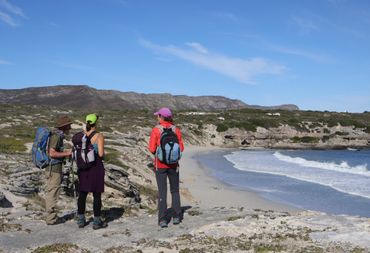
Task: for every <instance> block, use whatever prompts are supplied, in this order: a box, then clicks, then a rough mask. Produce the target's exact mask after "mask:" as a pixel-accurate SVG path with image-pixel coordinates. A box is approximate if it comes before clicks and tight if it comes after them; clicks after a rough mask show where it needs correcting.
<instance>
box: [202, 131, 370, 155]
mask: <svg viewBox="0 0 370 253" xmlns="http://www.w3.org/2000/svg"><path fill="white" fill-rule="evenodd" d="M205 132H206V133H207V134H204V135H203V136H204V137H205V139H204V140H206V142H210V143H211V144H213V145H220V146H232V147H261V148H276V149H279V148H283V149H286V148H288V149H344V148H349V147H352V148H367V147H369V145H370V134H368V133H365V132H364V131H363V130H362V129H359V128H354V127H350V126H340V125H337V126H334V127H328V126H322V127H316V128H314V129H312V128H309V127H307V128H306V129H305V130H297V129H296V128H294V127H291V126H289V125H281V126H279V127H276V128H269V129H266V128H263V127H257V129H256V131H255V132H252V131H246V130H242V129H237V128H232V129H228V130H227V131H225V132H217V131H216V128H215V126H213V125H207V126H205Z"/></svg>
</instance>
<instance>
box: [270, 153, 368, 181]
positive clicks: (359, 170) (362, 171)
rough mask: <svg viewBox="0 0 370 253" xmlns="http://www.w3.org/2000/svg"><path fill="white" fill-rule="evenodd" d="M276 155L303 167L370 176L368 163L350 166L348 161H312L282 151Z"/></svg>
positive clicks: (282, 159) (280, 158) (281, 159)
mask: <svg viewBox="0 0 370 253" xmlns="http://www.w3.org/2000/svg"><path fill="white" fill-rule="evenodd" d="M274 156H275V157H276V158H277V159H279V160H280V161H284V162H287V163H294V164H297V165H300V166H303V167H311V168H317V169H323V170H334V171H338V172H343V173H351V174H358V175H363V176H367V177H370V171H369V170H368V169H367V164H363V165H357V166H350V165H348V163H347V162H346V161H342V162H341V163H340V164H337V163H334V162H318V161H310V160H306V159H304V158H301V157H291V156H287V155H283V154H281V153H280V152H275V153H274Z"/></svg>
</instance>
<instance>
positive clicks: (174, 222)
mask: <svg viewBox="0 0 370 253" xmlns="http://www.w3.org/2000/svg"><path fill="white" fill-rule="evenodd" d="M180 222H181V220H180V218H179V217H174V218H173V219H172V223H173V225H177V224H180Z"/></svg>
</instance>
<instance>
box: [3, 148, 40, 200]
mask: <svg viewBox="0 0 370 253" xmlns="http://www.w3.org/2000/svg"><path fill="white" fill-rule="evenodd" d="M4 157H5V159H1V161H0V175H1V178H2V180H1V181H2V184H4V185H5V186H6V190H8V191H10V192H12V193H14V194H16V195H19V196H31V195H33V194H35V193H38V192H39V191H40V186H41V185H42V177H41V174H42V170H40V169H36V168H33V167H32V166H31V164H30V163H28V162H27V160H28V159H29V157H27V156H24V155H16V156H10V155H7V156H4Z"/></svg>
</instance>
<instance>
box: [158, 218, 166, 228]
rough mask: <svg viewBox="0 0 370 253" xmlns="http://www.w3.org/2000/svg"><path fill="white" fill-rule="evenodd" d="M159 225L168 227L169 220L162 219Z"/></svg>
mask: <svg viewBox="0 0 370 253" xmlns="http://www.w3.org/2000/svg"><path fill="white" fill-rule="evenodd" d="M159 226H160V227H161V228H166V227H168V225H167V221H165V220H161V221H160V222H159Z"/></svg>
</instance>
